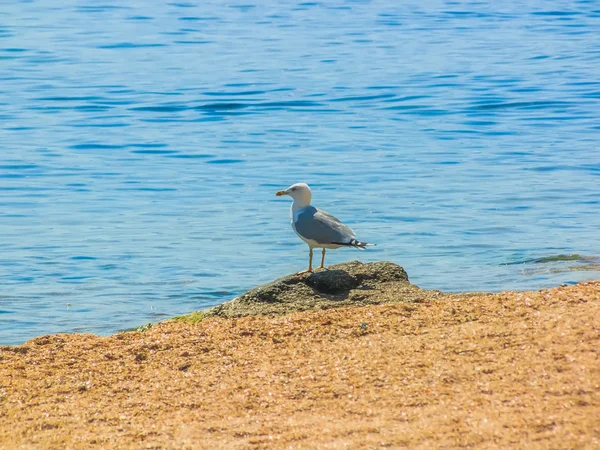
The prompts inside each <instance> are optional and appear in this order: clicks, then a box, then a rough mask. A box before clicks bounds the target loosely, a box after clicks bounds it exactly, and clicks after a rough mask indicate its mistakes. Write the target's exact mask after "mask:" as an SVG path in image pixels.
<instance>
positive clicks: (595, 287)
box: [0, 281, 600, 449]
mask: <svg viewBox="0 0 600 450" xmlns="http://www.w3.org/2000/svg"><path fill="white" fill-rule="evenodd" d="M382 289H383V291H385V287H383V288H382ZM383 291H382V292H376V293H375V295H384V294H385V292H383ZM599 353H600V281H592V282H586V283H581V284H578V285H573V286H562V287H557V288H555V289H551V290H541V291H537V292H503V293H499V294H461V295H456V294H454V295H452V294H441V293H440V294H439V295H438V294H436V295H435V296H434V297H426V298H425V297H424V298H423V299H421V300H419V299H415V301H413V302H411V303H402V302H399V303H385V304H381V305H367V306H360V307H343V308H336V309H328V310H322V311H305V312H297V313H292V314H288V315H283V316H271V317H265V316H254V317H241V318H205V319H204V320H202V321H198V322H197V323H186V322H175V321H171V322H165V323H160V324H157V325H155V326H152V327H150V328H149V329H148V330H147V331H144V332H126V333H120V334H117V335H114V336H110V337H98V336H93V335H89V334H74V335H56V336H43V337H39V338H36V339H33V340H31V341H29V342H27V343H25V344H24V345H22V346H18V347H2V348H1V349H0V448H3V449H16V448H40V449H53V448H73V449H88V448H124V449H125V448H131V449H139V448H152V449H163V448H178V449H181V448H190V449H191V448H206V449H261V448H264V449H289V448H353V449H355V448H405V447H409V448H423V449H425V448H442V447H443V448H539V449H551V448H571V449H573V448H581V449H584V448H585V449H589V448H600V358H599Z"/></svg>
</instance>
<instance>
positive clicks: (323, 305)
mask: <svg viewBox="0 0 600 450" xmlns="http://www.w3.org/2000/svg"><path fill="white" fill-rule="evenodd" d="M427 292H429V291H423V290H421V289H419V288H418V287H417V286H414V285H412V284H411V283H410V282H409V281H408V276H407V275H406V272H405V271H404V269H403V268H402V267H400V266H399V265H397V264H394V263H391V262H375V263H365V264H363V263H361V262H359V261H353V262H349V263H343V264H337V265H334V266H330V267H327V268H326V269H324V270H321V271H318V272H313V273H307V274H302V275H288V276H286V277H283V278H280V279H278V280H275V281H273V282H271V283H267V284H264V285H262V286H259V287H257V288H254V289H252V290H250V291H248V292H247V293H245V294H243V295H241V296H240V297H237V298H235V299H233V300H231V301H229V302H225V303H223V304H221V305H218V306H216V307H214V308H211V309H209V310H207V311H206V312H205V315H206V316H220V317H240V316H247V315H258V314H261V315H262V314H268V315H273V314H286V313H290V312H294V311H306V310H309V309H327V308H334V307H340V306H352V305H368V304H377V303H385V302H390V301H406V302H415V301H419V300H420V299H421V298H422V297H423V296H424V293H427Z"/></svg>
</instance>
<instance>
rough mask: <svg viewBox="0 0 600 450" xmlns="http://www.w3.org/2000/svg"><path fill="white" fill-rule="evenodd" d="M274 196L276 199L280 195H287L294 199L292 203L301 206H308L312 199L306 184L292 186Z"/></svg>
mask: <svg viewBox="0 0 600 450" xmlns="http://www.w3.org/2000/svg"><path fill="white" fill-rule="evenodd" d="M275 195H276V196H278V197H280V196H282V195H289V196H290V197H292V198H293V199H294V203H297V204H299V205H302V206H306V205H310V200H311V198H312V193H311V191H310V188H309V187H308V184H306V183H296V184H292V185H291V186H290V187H289V188H287V189H285V190H283V191H278V192H277V193H276V194H275Z"/></svg>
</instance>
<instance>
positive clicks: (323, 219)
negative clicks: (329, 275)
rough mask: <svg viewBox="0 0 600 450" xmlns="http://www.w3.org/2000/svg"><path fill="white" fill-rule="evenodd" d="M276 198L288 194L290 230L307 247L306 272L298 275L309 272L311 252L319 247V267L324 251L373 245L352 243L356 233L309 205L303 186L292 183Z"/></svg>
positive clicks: (323, 261)
mask: <svg viewBox="0 0 600 450" xmlns="http://www.w3.org/2000/svg"><path fill="white" fill-rule="evenodd" d="M275 195H276V196H278V197H280V196H282V195H289V196H290V197H292V199H293V200H294V201H293V203H292V207H291V208H290V218H291V221H292V228H293V229H294V231H295V232H296V234H297V235H298V237H300V239H302V240H303V241H304V242H306V243H307V244H308V248H309V249H310V251H309V259H308V269H307V270H303V271H301V272H298V274H301V273H306V272H312V270H313V268H312V258H313V249H314V248H322V249H323V254H322V256H321V265H320V266H319V267H318V268H319V269H322V268H323V264H324V263H325V250H326V249H328V248H340V247H354V248H358V249H360V250H364V248H365V247H367V246H371V245H375V244H368V243H366V242H360V241H358V240H356V234H355V233H354V231H353V230H352V228H350V227H349V226H347V225H344V224H343V223H342V222H340V220H339V219H338V218H337V217H334V216H332V215H331V214H329V213H328V212H325V211H323V210H321V209H318V208H315V207H314V206H312V205H311V204H310V200H311V198H312V192H311V190H310V188H309V187H308V185H307V184H305V183H296V184H292V185H291V186H290V187H289V188H287V189H285V190H283V191H278V192H277V193H276V194H275Z"/></svg>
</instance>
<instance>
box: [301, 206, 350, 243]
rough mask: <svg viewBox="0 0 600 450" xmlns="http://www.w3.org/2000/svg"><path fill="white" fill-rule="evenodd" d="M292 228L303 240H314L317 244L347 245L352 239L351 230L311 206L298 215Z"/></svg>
mask: <svg viewBox="0 0 600 450" xmlns="http://www.w3.org/2000/svg"><path fill="white" fill-rule="evenodd" d="M294 226H295V227H296V231H297V232H298V233H299V234H300V235H302V236H303V237H304V238H306V239H312V240H315V241H317V242H318V243H319V244H334V243H339V244H347V243H349V242H350V241H351V240H352V238H354V231H352V228H350V227H348V226H346V225H344V224H343V223H342V222H340V221H339V219H338V218H337V217H334V216H332V215H331V214H329V213H326V212H325V211H321V210H320V209H317V208H315V207H313V206H310V207H308V208H306V209H305V210H304V211H302V212H301V213H300V214H298V217H297V218H296V220H295V221H294Z"/></svg>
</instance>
